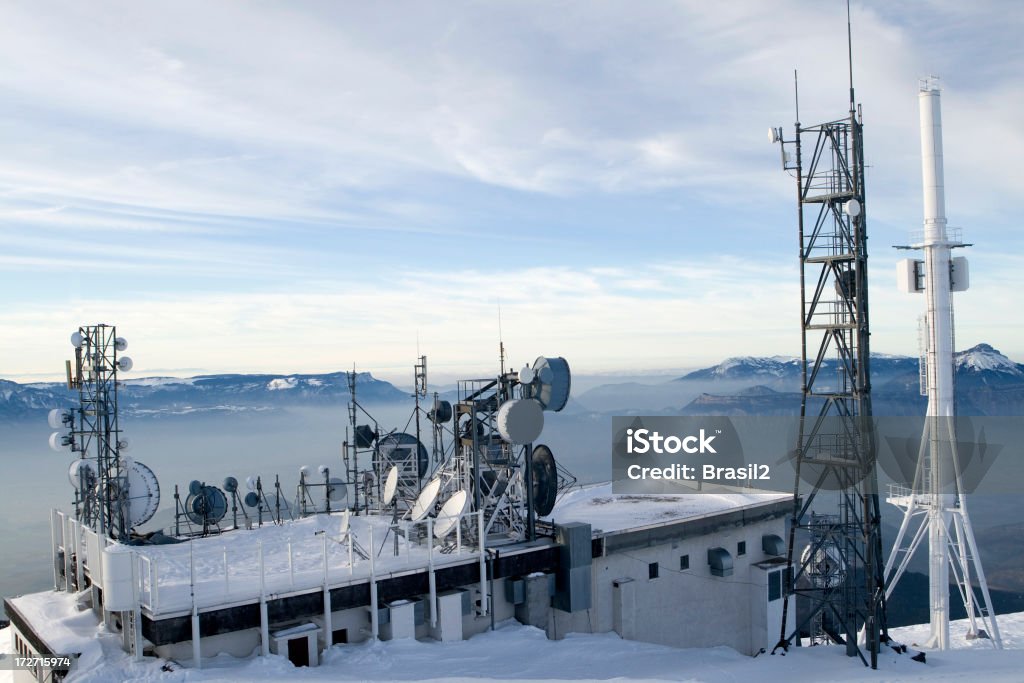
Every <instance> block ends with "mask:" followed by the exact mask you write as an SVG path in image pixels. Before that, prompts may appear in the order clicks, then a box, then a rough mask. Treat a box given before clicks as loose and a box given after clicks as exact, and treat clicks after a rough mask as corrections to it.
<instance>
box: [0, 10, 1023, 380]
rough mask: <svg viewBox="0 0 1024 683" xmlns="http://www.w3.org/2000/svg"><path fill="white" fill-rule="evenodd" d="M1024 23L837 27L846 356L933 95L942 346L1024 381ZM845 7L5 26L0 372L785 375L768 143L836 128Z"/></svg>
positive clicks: (785, 196) (259, 14) (889, 303)
mask: <svg viewBox="0 0 1024 683" xmlns="http://www.w3.org/2000/svg"><path fill="white" fill-rule="evenodd" d="M1022 33H1024V12H1022V11H1021V10H1020V7H1019V5H1018V3H1016V2H1013V1H1006V2H996V1H986V0H980V1H977V2H971V3H964V2H961V1H960V0H884V1H882V0H877V1H870V2H858V1H854V2H853V3H852V35H853V47H854V81H855V86H856V93H857V99H858V101H859V102H861V103H862V104H863V116H864V122H865V159H866V164H867V166H868V168H867V201H866V215H867V220H868V233H869V240H870V241H869V258H870V273H871V277H870V282H871V291H870V301H871V325H872V349H873V350H874V351H878V352H888V353H904V354H911V355H913V354H916V353H917V323H916V319H917V316H918V315H919V314H920V313H921V310H922V306H923V302H922V301H921V298H920V297H914V296H911V295H905V294H901V293H900V292H898V291H897V290H896V285H895V263H896V261H897V259H898V258H901V257H903V256H904V254H901V253H898V252H896V251H894V250H893V249H892V248H891V246H892V245H894V244H903V243H906V242H907V241H908V235H909V234H910V233H912V232H914V231H915V230H920V226H921V220H922V218H921V212H922V200H921V189H920V187H921V181H920V177H921V172H920V160H919V152H920V147H919V133H918V113H917V91H918V84H919V80H920V79H921V78H922V77H924V76H928V75H937V76H939V77H940V78H941V81H940V83H941V86H942V88H943V93H942V113H943V125H944V130H943V133H944V145H945V171H946V202H947V215H948V216H949V221H950V225H951V226H955V227H961V228H963V230H964V235H965V240H966V241H968V242H972V243H973V244H974V245H975V246H973V247H972V248H971V249H969V250H967V251H968V253H967V255H968V257H969V259H970V263H971V289H970V291H968V292H966V293H963V294H958V295H957V297H956V305H957V309H956V324H957V345H958V347H966V346H970V345H973V344H976V343H979V342H988V343H991V344H992V345H994V346H995V347H996V348H998V349H1000V350H1002V351H1003V352H1004V353H1006V354H1007V355H1009V356H1010V357H1011V358H1014V359H1015V360H1018V361H1024V324H1022V320H1021V314H1020V310H1021V306H1020V304H1019V302H1018V301H1017V298H1018V294H1017V293H1018V292H1020V291H1024V249H1022V247H1024V237H1022V236H1021V219H1020V216H1021V214H1020V211H1019V208H1018V202H1017V201H1016V200H1017V198H1018V197H1019V195H1020V188H1021V186H1022V184H1024V166H1022V165H1021V164H1020V163H1019V160H1020V159H1021V158H1024V127H1022V125H1021V116H1020V112H1021V111H1022V110H1024V44H1022V41H1021V40H1020V35H1021V34H1022ZM846 57H847V45H846V6H845V3H844V2H842V0H773V1H772V2H763V1H762V0H749V1H747V0H733V1H730V2H728V3H710V2H706V1H705V0H701V1H694V2H690V1H688V0H680V1H676V2H664V1H657V0H651V1H648V2H643V3H635V2H625V1H622V2H587V1H583V0H580V1H579V2H556V1H550V0H549V1H547V2H529V1H524V2H460V1H457V0H453V1H450V2H389V3H361V2H347V3H337V2H314V1H310V2H302V3H294V2H284V1H281V2H246V3H241V2H221V3H209V2H188V1H175V2H147V3H138V2H128V1H126V2H115V1H108V2H98V3H85V4H83V3H76V2H50V1H48V0H32V1H30V2H8V1H5V2H0V64H3V68H0V331H2V332H0V377H3V378H7V379H15V380H19V381H32V380H42V379H54V378H60V377H61V375H62V372H63V360H64V359H65V358H68V357H70V354H71V346H70V343H69V341H68V338H69V336H70V334H71V333H72V332H73V331H74V330H76V329H77V328H78V327H79V325H86V324H95V323H107V324H113V325H117V327H118V333H119V334H120V335H121V336H124V337H125V338H127V339H128V341H129V350H128V354H129V355H131V356H132V358H133V360H134V363H135V370H133V371H132V374H133V376H139V377H141V376H147V375H194V374H200V373H210V372H275V373H299V372H328V371H335V370H339V369H346V368H350V367H352V366H353V364H354V365H355V366H357V367H358V368H359V369H360V370H368V371H370V372H372V373H373V374H375V375H377V376H381V377H384V378H392V379H399V380H404V381H405V383H408V382H409V379H410V378H411V374H412V365H413V363H414V362H415V359H416V357H417V356H418V355H420V354H425V355H427V356H428V364H429V367H430V370H431V373H432V377H434V378H437V379H449V380H450V379H451V378H454V377H466V376H474V375H479V374H480V373H482V372H486V374H488V375H489V374H491V373H492V372H493V371H494V370H495V369H496V367H497V362H498V341H499V338H501V339H503V340H504V344H505V348H506V349H507V351H508V356H509V362H510V363H511V364H513V365H521V364H523V363H527V362H530V361H532V359H533V358H535V357H536V356H538V355H549V356H551V355H560V356H564V357H566V358H567V359H568V360H569V361H570V364H571V365H572V367H573V368H574V370H575V371H577V372H589V373H637V372H639V373H642V372H657V371H663V370H671V369H678V368H692V367H698V366H703V365H710V364H713V363H716V362H718V361H720V360H722V359H724V358H725V357H727V356H736V355H776V354H780V355H798V354H799V349H800V330H799V305H800V304H799V302H800V299H799V289H798V262H797V251H798V250H797V233H796V225H795V215H796V205H795V191H794V190H795V186H794V181H793V180H792V179H791V178H790V177H789V176H788V175H787V174H786V173H785V172H783V170H782V169H781V167H780V163H779V150H778V147H777V146H774V145H771V144H770V143H769V140H768V129H769V127H772V126H782V127H783V128H784V131H785V133H786V136H787V137H791V136H792V131H793V124H794V116H795V113H794V93H793V72H794V70H797V71H798V74H799V92H800V117H801V122H802V123H804V124H805V125H807V124H810V123H816V122H821V121H827V120H832V119H836V118H840V117H842V116H844V115H845V112H846V110H847V109H848V105H847V102H848V89H847V88H848V85H847V64H846Z"/></svg>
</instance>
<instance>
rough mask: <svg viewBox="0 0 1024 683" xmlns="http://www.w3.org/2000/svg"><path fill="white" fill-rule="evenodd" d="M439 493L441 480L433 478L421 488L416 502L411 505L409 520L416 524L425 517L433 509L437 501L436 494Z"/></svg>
mask: <svg viewBox="0 0 1024 683" xmlns="http://www.w3.org/2000/svg"><path fill="white" fill-rule="evenodd" d="M440 492H441V479H440V478H438V477H434V478H433V479H431V480H430V481H429V482H428V483H427V485H426V486H424V487H423V490H422V491H420V495H418V496H417V497H416V502H415V503H413V504H412V509H411V510H409V519H411V520H412V521H414V522H418V521H420V520H422V519H423V518H424V517H426V516H427V513H429V512H430V511H431V510H432V509H433V507H434V502H435V501H437V494H438V493H440Z"/></svg>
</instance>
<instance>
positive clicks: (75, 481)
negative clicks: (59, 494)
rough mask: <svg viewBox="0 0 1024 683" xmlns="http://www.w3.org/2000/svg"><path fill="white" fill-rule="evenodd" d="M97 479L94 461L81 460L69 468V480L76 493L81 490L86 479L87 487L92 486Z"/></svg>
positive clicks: (72, 463)
mask: <svg viewBox="0 0 1024 683" xmlns="http://www.w3.org/2000/svg"><path fill="white" fill-rule="evenodd" d="M95 478H96V465H94V464H93V462H92V460H86V459H85V458H79V459H78V460H74V461H72V462H71V467H69V468H68V480H70V481H71V485H72V486H73V487H75V490H76V491H78V490H79V486H81V484H82V479H85V485H86V486H92V480H93V479H95Z"/></svg>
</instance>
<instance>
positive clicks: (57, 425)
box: [46, 408, 72, 429]
mask: <svg viewBox="0 0 1024 683" xmlns="http://www.w3.org/2000/svg"><path fill="white" fill-rule="evenodd" d="M71 420H72V415H71V411H70V410H68V409H67V408H54V409H53V410H51V411H50V412H49V414H47V416H46V421H47V422H48V423H49V424H50V427H51V428H53V429H62V428H64V427H66V426H68V425H69V424H70V423H71Z"/></svg>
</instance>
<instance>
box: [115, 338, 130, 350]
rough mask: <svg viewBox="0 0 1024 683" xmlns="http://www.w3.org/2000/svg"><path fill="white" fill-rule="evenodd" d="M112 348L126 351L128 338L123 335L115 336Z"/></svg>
mask: <svg viewBox="0 0 1024 683" xmlns="http://www.w3.org/2000/svg"><path fill="white" fill-rule="evenodd" d="M114 348H115V349H117V350H118V351H127V350H128V340H127V339H125V338H124V337H117V338H116V339H114Z"/></svg>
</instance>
